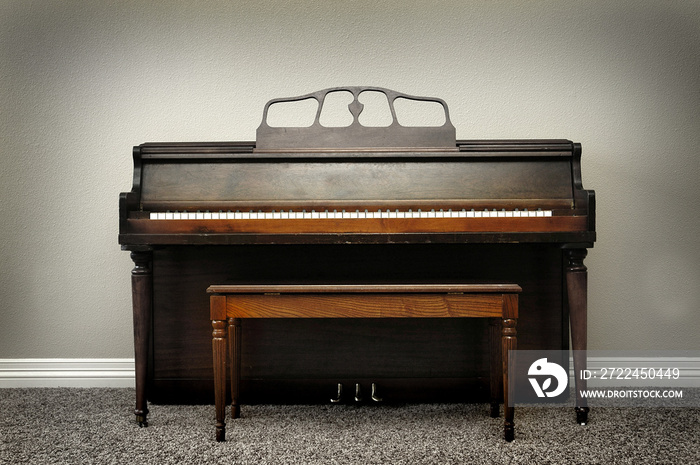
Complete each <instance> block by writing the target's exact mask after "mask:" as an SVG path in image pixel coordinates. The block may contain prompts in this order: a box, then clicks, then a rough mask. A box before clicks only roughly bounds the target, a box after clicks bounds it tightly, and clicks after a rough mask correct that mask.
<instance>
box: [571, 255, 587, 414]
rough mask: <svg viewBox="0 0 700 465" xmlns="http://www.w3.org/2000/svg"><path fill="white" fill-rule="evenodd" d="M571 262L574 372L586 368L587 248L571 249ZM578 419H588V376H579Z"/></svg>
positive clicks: (577, 391) (577, 388) (577, 378)
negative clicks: (585, 263) (582, 394)
mask: <svg viewBox="0 0 700 465" xmlns="http://www.w3.org/2000/svg"><path fill="white" fill-rule="evenodd" d="M566 253H567V257H568V260H569V263H568V265H567V267H566V290H567V294H568V297H569V321H570V324H571V345H572V348H573V350H574V372H575V373H581V370H585V369H586V365H587V362H586V350H587V345H588V344H587V338H588V334H587V333H588V331H587V309H588V271H587V268H586V266H585V265H584V264H583V260H584V258H586V255H587V254H588V251H587V250H586V249H582V248H577V249H568V250H567V251H566ZM574 379H575V381H576V422H577V423H578V424H580V425H585V424H586V423H587V422H588V411H589V408H588V402H587V400H586V399H585V398H583V397H582V396H581V394H580V393H581V391H583V390H585V389H586V380H585V379H580V377H579V376H576V377H575V378H574Z"/></svg>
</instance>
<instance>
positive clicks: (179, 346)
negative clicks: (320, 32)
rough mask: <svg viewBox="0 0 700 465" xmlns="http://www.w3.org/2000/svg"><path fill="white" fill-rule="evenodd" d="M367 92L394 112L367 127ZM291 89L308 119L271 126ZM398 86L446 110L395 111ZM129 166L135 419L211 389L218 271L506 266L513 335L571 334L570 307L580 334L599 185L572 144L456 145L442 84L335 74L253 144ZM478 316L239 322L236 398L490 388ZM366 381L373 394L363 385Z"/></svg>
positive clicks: (564, 343) (475, 270)
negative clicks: (515, 313) (430, 113)
mask: <svg viewBox="0 0 700 465" xmlns="http://www.w3.org/2000/svg"><path fill="white" fill-rule="evenodd" d="M335 93H345V94H350V95H351V97H350V99H351V100H352V101H351V103H350V104H349V105H348V111H349V113H350V115H351V122H350V123H349V124H348V125H346V126H343V127H326V126H324V125H322V124H321V122H320V115H321V114H322V109H323V107H324V103H325V102H326V100H327V97H328V96H329V95H331V96H332V95H333V94H335ZM365 93H369V94H372V95H374V96H376V95H379V96H380V97H382V98H386V102H387V105H386V107H387V108H388V110H389V112H390V113H391V122H390V123H388V124H385V125H384V126H381V127H376V126H365V125H363V124H361V122H360V121H361V120H360V114H361V113H362V111H363V108H364V105H363V103H362V101H364V100H363V96H364V95H365ZM301 101H311V102H312V103H314V104H316V105H317V110H316V114H315V119H314V121H313V123H312V124H310V125H309V126H307V127H276V126H273V125H271V124H269V123H268V111H269V109H270V108H271V107H272V106H273V105H284V104H289V103H295V102H301ZM400 101H408V102H419V103H427V104H432V105H439V106H440V107H441V109H442V110H444V121H443V122H442V124H438V125H435V126H420V127H416V126H405V125H402V124H400V121H399V119H400V115H399V116H397V112H396V105H395V103H397V102H400ZM133 161H134V177H133V187H132V189H131V191H130V192H125V193H122V194H121V195H120V199H119V200H120V201H119V220H120V221H119V243H120V244H121V247H122V249H123V250H128V251H130V252H131V258H132V259H133V261H134V264H135V267H134V268H133V270H132V296H133V316H134V343H135V358H136V411H135V413H136V416H137V420H138V421H139V423H140V424H141V425H145V424H147V420H146V414H147V412H148V409H147V401H151V402H156V403H206V402H213V390H212V386H213V381H212V380H213V373H212V368H211V346H210V344H211V327H210V322H209V318H208V296H207V294H206V292H205V290H206V288H207V286H209V285H210V284H212V283H217V284H226V283H229V284H241V283H258V284H275V283H278V284H290V283H343V284H349V283H388V282H390V283H430V282H464V281H474V280H498V281H501V282H506V281H509V282H513V283H517V284H519V285H520V286H521V287H522V289H523V293H522V295H521V297H520V319H519V323H518V325H519V329H518V334H519V348H521V349H541V350H560V349H568V347H569V322H570V323H571V340H572V345H573V349H578V350H583V349H585V348H586V307H587V297H586V296H587V270H586V267H585V265H584V264H583V261H584V258H585V256H586V254H587V249H588V248H591V247H593V243H594V241H595V238H596V233H595V196H594V192H593V191H592V190H586V189H584V188H583V185H582V181H581V145H580V144H578V143H574V142H571V141H568V140H456V138H455V128H454V126H453V125H452V123H451V122H450V119H449V110H448V107H447V105H446V104H445V102H444V101H442V100H440V99H437V98H426V97H416V96H410V95H406V94H402V93H398V92H395V91H392V90H389V89H384V88H378V87H344V88H332V89H325V90H322V91H318V92H314V93H311V94H307V95H302V96H299V97H292V98H283V99H274V100H271V101H270V102H268V103H267V105H266V106H265V108H264V110H263V120H262V123H261V125H260V127H259V128H258V130H257V135H256V142H210V143H182V142H179V143H146V144H142V145H139V146H137V147H134V151H133ZM487 326H488V325H487V324H483V323H481V322H479V321H478V320H473V319H470V320H468V321H461V320H460V321H457V322H456V321H455V320H454V319H449V320H448V321H445V320H438V319H436V320H435V321H433V320H427V321H423V320H422V321H413V320H411V321H403V320H395V319H394V320H388V321H382V320H371V321H369V320H362V319H359V320H342V321H338V320H323V321H318V320H301V321H300V320H263V321H255V320H247V321H246V322H245V323H244V327H243V329H242V331H244V334H245V337H244V341H245V343H244V346H243V348H242V359H243V361H242V379H241V397H242V399H243V401H244V402H246V403H252V402H265V403H276V402H285V403H288V402H327V401H328V399H329V398H331V397H335V396H336V395H337V394H336V387H337V386H338V385H343V384H344V385H346V386H350V387H351V389H352V393H351V394H350V395H349V397H348V398H347V399H334V400H346V401H349V402H353V401H355V399H356V400H360V399H362V398H364V399H372V398H374V399H375V400H376V399H378V398H379V397H381V398H383V399H385V401H391V400H394V401H401V402H404V401H434V400H439V401H453V400H459V401H465V400H469V399H474V400H479V399H480V398H486V397H487V394H486V393H487V392H488V389H487V388H486V385H487V384H488V367H489V362H488V350H487V347H488V332H489V329H488V327H487ZM465 335H466V336H467V337H466V338H465ZM310 341H311V343H310ZM437 342H439V343H437ZM563 363H567V364H568V360H566V361H563ZM575 363H577V361H576V360H575ZM582 363H585V361H584V362H582ZM370 385H372V386H373V387H374V388H375V389H380V390H381V392H379V393H375V394H376V396H371V397H370V396H368V395H363V392H360V391H362V390H363V389H364V392H365V393H366V392H367V391H368V390H369V386H370ZM577 408H578V410H579V413H580V414H581V415H583V417H584V420H585V412H586V411H587V409H586V407H585V406H583V405H578V407H577Z"/></svg>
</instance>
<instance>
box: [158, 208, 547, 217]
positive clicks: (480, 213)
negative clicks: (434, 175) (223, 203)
mask: <svg viewBox="0 0 700 465" xmlns="http://www.w3.org/2000/svg"><path fill="white" fill-rule="evenodd" d="M550 216H552V210H542V209H537V210H528V209H523V210H518V209H516V210H503V209H502V210H495V209H494V210H474V209H471V210H466V209H462V210H434V209H432V210H420V209H419V210H406V211H402V210H377V211H368V210H362V211H361V210H355V211H346V210H341V211H338V210H333V211H330V210H324V211H316V210H310V211H307V210H302V211H293V210H280V211H235V212H232V211H227V212H223V211H219V212H209V211H206V212H201V211H197V212H187V211H183V212H178V211H174V212H169V211H168V212H151V213H150V216H149V218H150V219H151V220H301V219H304V220H307V219H310V220H316V219H318V220H326V219H328V220H335V219H385V218H387V219H391V218H409V219H411V218H533V217H535V218H536V217H550Z"/></svg>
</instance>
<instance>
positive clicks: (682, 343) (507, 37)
mask: <svg viewBox="0 0 700 465" xmlns="http://www.w3.org/2000/svg"><path fill="white" fill-rule="evenodd" d="M340 85H377V86H382V87H388V88H391V89H395V90H398V91H402V92H406V93H409V94H414V95H433V96H437V97H441V98H443V99H445V100H446V101H447V102H448V104H449V105H450V109H451V115H452V120H453V122H454V124H455V126H456V127H457V136H458V137H459V138H472V139H485V138H568V139H572V140H575V141H579V142H581V143H582V144H583V148H584V152H583V177H584V185H585V187H587V188H591V189H595V190H596V192H597V195H598V228H597V229H598V233H599V241H598V243H597V244H596V247H595V248H594V249H593V250H591V252H590V254H589V258H588V259H587V264H588V267H589V270H590V282H589V287H590V297H589V307H590V308H589V341H590V347H591V348H593V349H615V348H621V347H632V348H640V349H641V348H663V349H682V348H686V349H688V348H695V347H697V342H696V341H697V335H698V333H699V332H700V311H699V310H700V290H699V286H698V282H700V279H699V278H700V241H699V240H698V237H697V232H698V230H700V219H699V218H700V216H699V215H698V210H699V209H700V208H699V207H698V200H700V199H699V197H700V195H699V194H698V188H697V180H698V175H700V169H699V167H700V154H698V153H697V152H698V150H699V147H700V111H699V110H700V4H699V3H698V2H697V1H694V0H687V1H663V2H659V1H658V0H649V1H616V2H609V1H580V0H575V1H559V0H558V1H554V0H551V1H518V2H516V1H512V2H506V1H471V2H470V1H457V0H454V1H443V2H435V1H424V2H416V1H411V0H408V1H407V0H401V1H397V0H392V1H384V2H377V1H372V2H370V1H324V2H302V1H288V2H280V1H269V0H255V1H238V2H223V1H222V2H203V1H197V2H190V1H182V2H167V3H166V2H159V1H145V0H144V1H119V2H117V1H100V2H94V1H87V0H86V1H82V2H78V1H45V0H41V1H28V0H0V157H1V158H0V195H1V200H2V202H1V204H0V238H1V239H2V240H1V241H0V264H1V265H2V272H1V275H0V358H25V357H27V358H33V357H42V358H43V357H87V358H90V357H129V356H131V355H132V354H133V352H132V345H131V301H130V287H129V286H130V282H129V271H130V269H131V268H132V263H131V261H130V259H129V257H128V254H127V253H125V252H122V251H120V250H119V246H118V245H117V231H118V222H117V195H118V193H119V192H121V191H127V190H129V189H130V187H131V174H132V164H131V147H132V146H133V145H136V144H139V143H142V142H146V141H208V140H252V139H254V138H255V128H256V127H257V125H258V123H259V120H260V117H261V112H262V108H263V105H264V103H265V102H266V101H267V100H268V99H270V98H273V97H281V96H292V95H299V94H303V93H307V92H310V91H314V90H318V89H322V88H326V87H335V86H340Z"/></svg>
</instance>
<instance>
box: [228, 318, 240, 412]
mask: <svg viewBox="0 0 700 465" xmlns="http://www.w3.org/2000/svg"><path fill="white" fill-rule="evenodd" d="M228 323H229V326H228V335H229V355H230V358H231V418H238V417H240V416H241V404H240V400H239V397H240V384H241V320H240V319H239V318H229V320H228Z"/></svg>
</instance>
